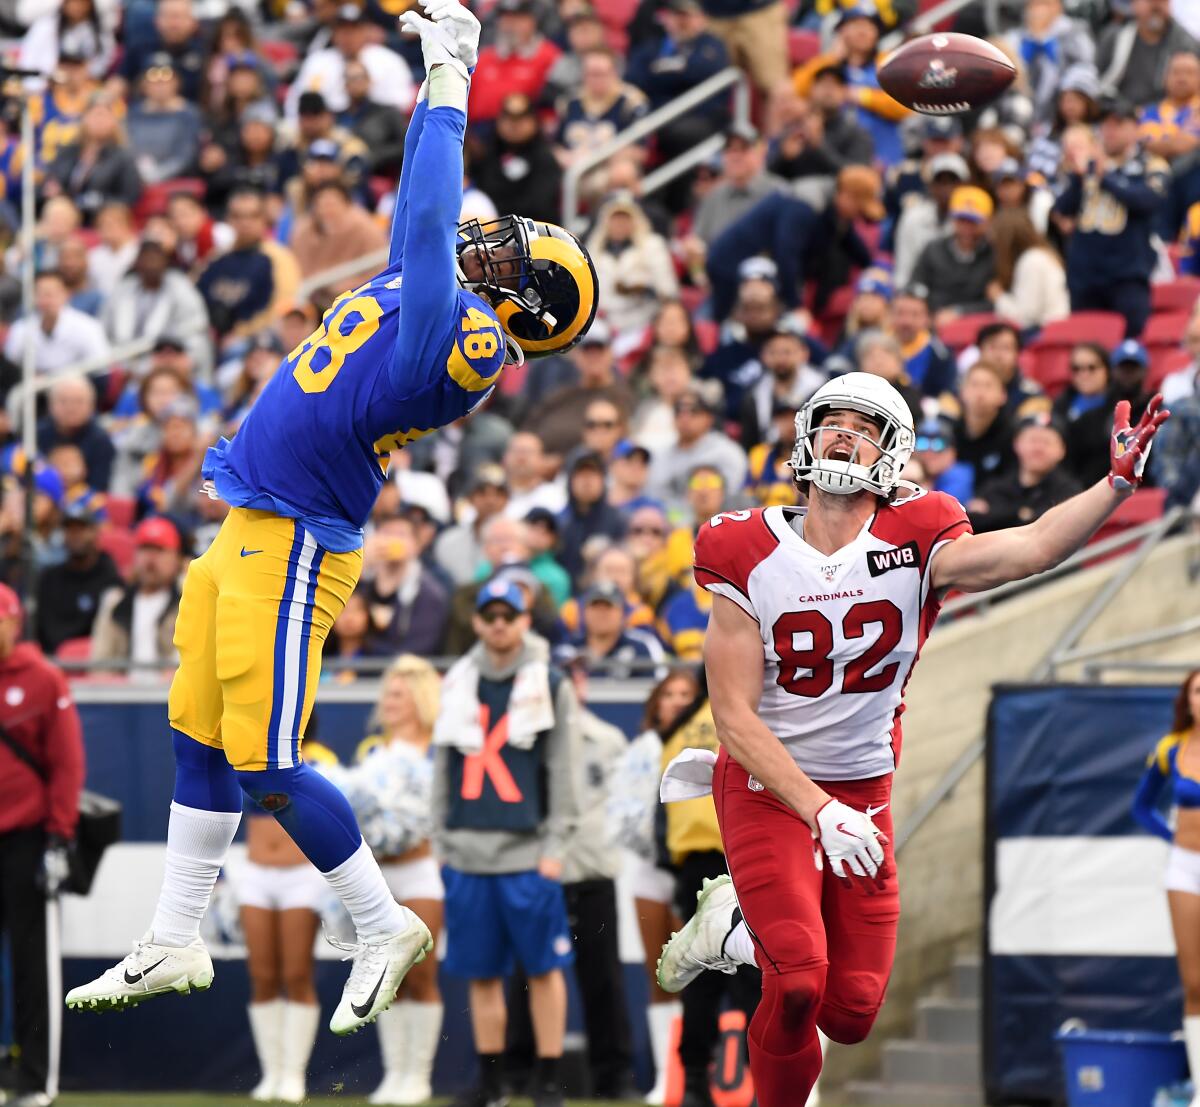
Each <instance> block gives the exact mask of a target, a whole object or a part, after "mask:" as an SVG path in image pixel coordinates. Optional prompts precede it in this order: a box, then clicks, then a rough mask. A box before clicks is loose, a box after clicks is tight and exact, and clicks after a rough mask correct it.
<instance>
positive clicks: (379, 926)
mask: <svg viewBox="0 0 1200 1107" xmlns="http://www.w3.org/2000/svg"><path fill="white" fill-rule="evenodd" d="M324 876H325V879H326V880H328V881H329V886H330V887H331V888H332V889H333V890H334V891H335V892H337V894H338V898H339V899H340V900H341V901H342V903H344V904H345V905H346V910H347V911H349V912H350V918H351V919H353V920H354V929H355V931H356V932H357V934H358V936H359V938H360V939H362V938H381V937H388V936H389V935H392V934H398V933H399V932H400V931H402V930H404V929H406V928H407V927H408V916H409V914H410V912H409V910H408V908H407V907H402V906H401V905H400V904H398V903H397V902H396V901H395V899H393V898H392V892H391V889H390V888H389V887H388V886H387V881H386V880H384V879H383V873H381V872H380V871H379V864H378V863H377V862H376V860H375V857H374V856H373V855H372V853H371V848H370V847H369V846H368V845H367V843H366V842H359V844H358V849H356V850H355V851H354V852H353V853H352V854H351V855H350V856H349V857H348V858H346V860H345V861H343V862H342V863H341V864H340V865H339V866H338V867H337V868H336V869H330V870H329V872H327V873H325V874H324Z"/></svg>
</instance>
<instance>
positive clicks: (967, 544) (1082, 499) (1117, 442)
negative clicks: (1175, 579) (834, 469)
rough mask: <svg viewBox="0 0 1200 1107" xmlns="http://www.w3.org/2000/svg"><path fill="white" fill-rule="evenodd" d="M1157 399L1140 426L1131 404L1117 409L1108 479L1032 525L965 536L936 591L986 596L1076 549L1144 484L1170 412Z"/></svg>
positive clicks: (945, 554)
mask: <svg viewBox="0 0 1200 1107" xmlns="http://www.w3.org/2000/svg"><path fill="white" fill-rule="evenodd" d="M1161 404H1162V397H1161V396H1155V397H1154V399H1153V400H1151V401H1150V404H1149V406H1148V407H1147V408H1146V414H1145V415H1143V416H1142V419H1141V422H1139V423H1138V425H1137V427H1134V428H1131V427H1130V426H1129V404H1128V403H1127V402H1126V401H1124V400H1122V401H1121V403H1119V404H1117V409H1116V413H1115V415H1114V419H1113V436H1112V446H1111V459H1112V469H1111V471H1110V473H1109V475H1108V477H1107V479H1106V480H1102V481H1099V482H1097V483H1096V484H1094V485H1093V486H1092V487H1091V488H1089V489H1087V490H1086V491H1085V492H1080V493H1079V495H1077V496H1072V497H1071V498H1070V499H1069V500H1065V501H1064V502H1063V503H1061V504H1058V505H1057V506H1055V507H1052V508H1051V509H1050V510H1049V511H1047V512H1046V514H1045V515H1043V516H1042V517H1041V518H1040V519H1038V520H1036V521H1035V522H1033V523H1030V524H1029V525H1028V526H1024V527H1013V528H1011V529H1009V530H998V531H992V532H990V533H988V534H964V535H963V536H962V537H961V538H957V539H955V540H954V541H953V542H951V543H950V544H949V545H947V546H944V547H943V548H942V549H941V550H940V551H939V552H938V554H937V556H936V557H935V558H934V561H933V570H932V578H931V579H932V581H933V586H934V587H935V588H959V589H961V590H962V591H964V592H982V591H984V590H985V589H988V588H994V587H996V585H998V584H1006V583H1007V582H1008V581H1010V580H1023V579H1025V578H1026V577H1031V576H1034V575H1035V574H1037V573H1044V572H1045V571H1046V570H1047V569H1052V568H1054V566H1055V565H1058V564H1059V563H1060V562H1062V561H1065V560H1066V558H1068V557H1069V556H1070V555H1071V554H1073V553H1074V552H1075V551H1076V550H1078V549H1079V548H1080V547H1081V546H1082V545H1083V544H1084V543H1085V542H1086V541H1087V540H1088V539H1089V538H1090V537H1091V536H1092V535H1093V534H1094V533H1095V532H1096V530H1097V528H1099V526H1100V524H1101V523H1103V522H1104V520H1105V519H1107V518H1108V517H1109V515H1111V514H1112V513H1113V511H1115V510H1116V508H1117V505H1118V504H1120V503H1121V502H1122V501H1123V500H1125V499H1126V498H1127V497H1128V496H1129V495H1130V494H1131V493H1132V492H1133V491H1134V489H1136V488H1137V486H1138V485H1139V484H1140V483H1141V480H1142V472H1143V470H1144V468H1145V465H1146V458H1147V456H1148V455H1149V453H1150V446H1151V444H1152V443H1153V441H1154V435H1155V434H1156V433H1157V431H1158V428H1159V427H1160V426H1162V424H1163V423H1164V422H1165V421H1166V419H1167V415H1168V413H1167V412H1166V411H1163V410H1160V405H1161Z"/></svg>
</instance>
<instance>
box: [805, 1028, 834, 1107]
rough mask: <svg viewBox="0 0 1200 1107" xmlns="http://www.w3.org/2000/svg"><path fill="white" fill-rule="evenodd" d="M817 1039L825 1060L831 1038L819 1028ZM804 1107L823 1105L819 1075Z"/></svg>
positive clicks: (822, 1058)
mask: <svg viewBox="0 0 1200 1107" xmlns="http://www.w3.org/2000/svg"><path fill="white" fill-rule="evenodd" d="M817 1040H818V1041H820V1043H821V1060H822V1061H824V1059H825V1057H826V1056H827V1055H828V1053H829V1039H828V1038H827V1037H825V1035H824V1034H822V1033H821V1031H820V1030H818V1031H817ZM804 1107H821V1081H820V1078H819V1077H818V1079H817V1082H816V1083H815V1084H814V1085H813V1086H812V1091H811V1092H809V1093H808V1099H807V1100H806V1101H805V1103H804Z"/></svg>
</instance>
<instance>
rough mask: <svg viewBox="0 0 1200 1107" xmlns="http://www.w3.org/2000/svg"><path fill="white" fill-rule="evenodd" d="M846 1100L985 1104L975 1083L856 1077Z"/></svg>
mask: <svg viewBox="0 0 1200 1107" xmlns="http://www.w3.org/2000/svg"><path fill="white" fill-rule="evenodd" d="M845 1097H846V1102H847V1103H849V1104H855V1105H857V1107H983V1092H982V1091H980V1089H979V1088H978V1087H976V1086H973V1085H962V1086H960V1087H955V1086H954V1085H939V1084H884V1083H881V1082H878V1081H872V1080H856V1081H853V1082H852V1083H850V1084H847V1085H846V1089H845Z"/></svg>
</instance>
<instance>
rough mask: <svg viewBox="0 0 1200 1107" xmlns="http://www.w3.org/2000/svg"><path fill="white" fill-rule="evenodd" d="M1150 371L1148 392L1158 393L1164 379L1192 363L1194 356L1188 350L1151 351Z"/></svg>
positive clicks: (1147, 379)
mask: <svg viewBox="0 0 1200 1107" xmlns="http://www.w3.org/2000/svg"><path fill="white" fill-rule="evenodd" d="M1149 354H1150V371H1149V372H1148V373H1147V374H1146V391H1147V392H1150V393H1154V392H1157V391H1158V389H1159V387H1160V386H1161V385H1162V382H1163V378H1164V377H1166V376H1167V375H1168V374H1170V373H1174V372H1175V371H1176V370H1177V369H1184V368H1186V367H1187V366H1188V365H1191V363H1192V356H1191V354H1189V353H1188V352H1187V350H1180V349H1163V348H1162V347H1160V348H1158V349H1155V350H1150V351H1149Z"/></svg>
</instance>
